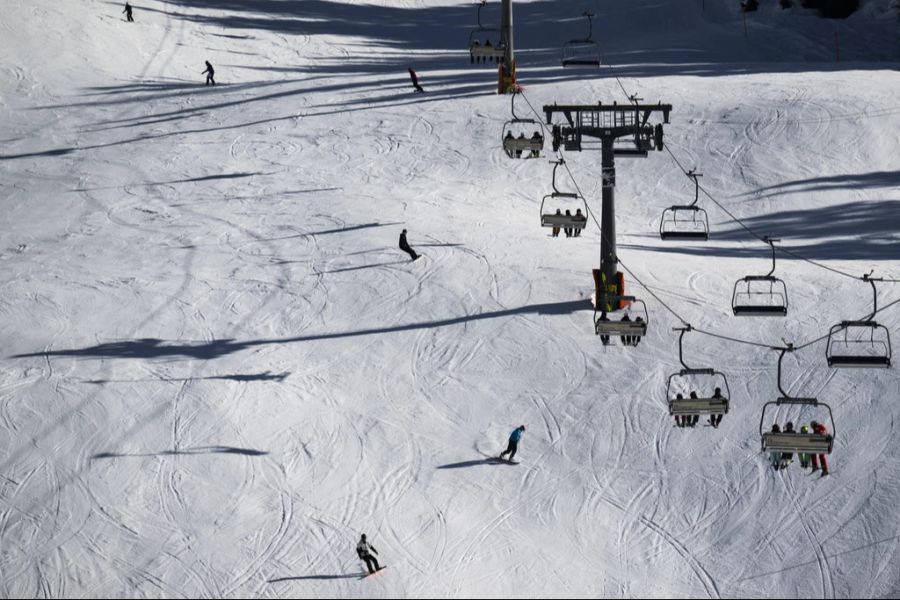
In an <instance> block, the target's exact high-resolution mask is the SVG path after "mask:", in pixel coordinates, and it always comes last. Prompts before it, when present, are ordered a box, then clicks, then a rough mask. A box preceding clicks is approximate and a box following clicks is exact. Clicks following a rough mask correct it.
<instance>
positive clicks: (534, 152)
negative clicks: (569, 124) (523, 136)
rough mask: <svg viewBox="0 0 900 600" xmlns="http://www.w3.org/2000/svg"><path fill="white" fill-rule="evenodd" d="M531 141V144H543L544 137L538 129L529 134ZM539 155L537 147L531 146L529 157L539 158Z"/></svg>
mask: <svg viewBox="0 0 900 600" xmlns="http://www.w3.org/2000/svg"><path fill="white" fill-rule="evenodd" d="M531 143H532V144H536V145H543V144H544V137H543V136H542V135H541V133H540V132H539V131H535V132H534V133H533V134H532V135H531ZM540 156H541V151H540V150H538V149H537V148H532V149H531V158H539V157H540Z"/></svg>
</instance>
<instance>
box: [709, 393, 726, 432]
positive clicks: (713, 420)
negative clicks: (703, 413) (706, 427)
mask: <svg viewBox="0 0 900 600" xmlns="http://www.w3.org/2000/svg"><path fill="white" fill-rule="evenodd" d="M712 397H713V400H722V388H718V387H717V388H716V391H715V392H713V395H712ZM722 416H723V415H721V414H718V415H711V416H710V417H709V424H710V425H712V426H713V427H716V428H718V427H719V424H720V423H721V422H722Z"/></svg>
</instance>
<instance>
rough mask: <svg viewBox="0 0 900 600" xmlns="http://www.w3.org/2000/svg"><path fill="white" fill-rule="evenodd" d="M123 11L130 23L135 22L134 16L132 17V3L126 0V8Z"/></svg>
mask: <svg viewBox="0 0 900 600" xmlns="http://www.w3.org/2000/svg"><path fill="white" fill-rule="evenodd" d="M122 12H123V13H125V19H127V20H128V22H129V23H133V22H134V18H132V16H131V5H130V4H128V3H127V2H126V3H125V10H123V11H122Z"/></svg>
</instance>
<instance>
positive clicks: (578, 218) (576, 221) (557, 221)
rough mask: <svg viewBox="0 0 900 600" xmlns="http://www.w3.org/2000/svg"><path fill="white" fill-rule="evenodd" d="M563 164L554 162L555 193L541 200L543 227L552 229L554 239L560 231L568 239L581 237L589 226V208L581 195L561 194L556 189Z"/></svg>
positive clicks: (562, 161) (559, 161)
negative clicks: (557, 175)
mask: <svg viewBox="0 0 900 600" xmlns="http://www.w3.org/2000/svg"><path fill="white" fill-rule="evenodd" d="M563 164H565V160H564V159H559V160H556V161H553V191H552V192H551V193H549V194H547V195H546V196H544V198H543V199H542V200H541V212H540V214H541V227H552V228H553V237H557V236H558V235H559V231H560V229H562V230H564V231H565V232H566V237H579V236H580V235H581V231H582V230H583V229H584V228H585V227H586V226H587V212H588V206H587V202H586V201H585V199H584V198H582V197H581V196H580V195H578V194H573V193H572V192H560V191H559V189H558V188H557V187H556V170H557V169H558V168H559V167H560V165H563ZM582 209H584V212H582ZM563 211H565V212H563Z"/></svg>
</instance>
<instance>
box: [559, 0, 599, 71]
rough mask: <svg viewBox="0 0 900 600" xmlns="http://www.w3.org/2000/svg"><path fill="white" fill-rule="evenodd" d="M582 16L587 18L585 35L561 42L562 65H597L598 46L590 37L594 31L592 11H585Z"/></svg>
mask: <svg viewBox="0 0 900 600" xmlns="http://www.w3.org/2000/svg"><path fill="white" fill-rule="evenodd" d="M582 16H585V17H587V19H588V34H587V37H586V38H584V39H580V40H569V41H568V42H566V43H565V44H563V48H562V66H563V67H599V66H600V46H599V45H598V44H597V42H595V41H594V40H593V39H591V36H592V35H593V33H594V21H593V18H594V13H592V12H587V11H585V12H584V13H583V15H582Z"/></svg>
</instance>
